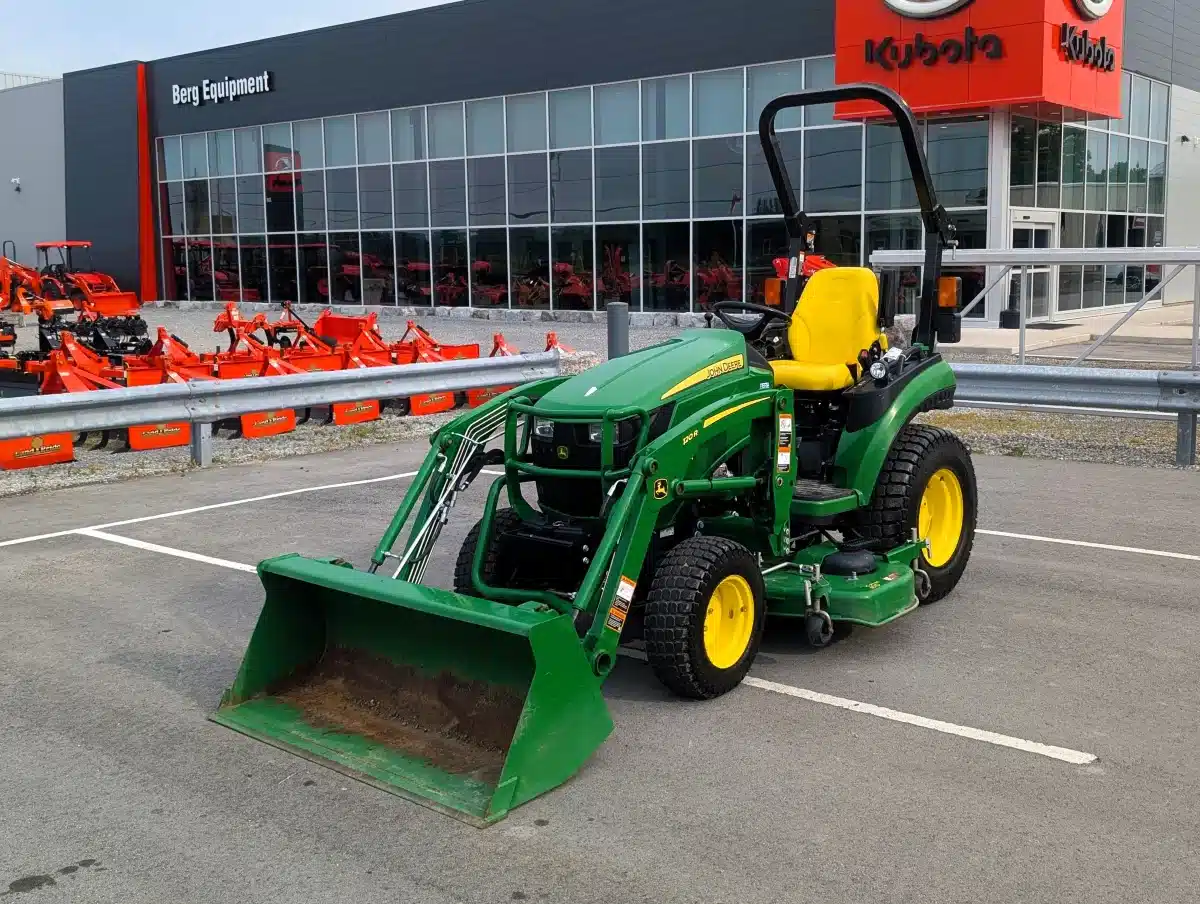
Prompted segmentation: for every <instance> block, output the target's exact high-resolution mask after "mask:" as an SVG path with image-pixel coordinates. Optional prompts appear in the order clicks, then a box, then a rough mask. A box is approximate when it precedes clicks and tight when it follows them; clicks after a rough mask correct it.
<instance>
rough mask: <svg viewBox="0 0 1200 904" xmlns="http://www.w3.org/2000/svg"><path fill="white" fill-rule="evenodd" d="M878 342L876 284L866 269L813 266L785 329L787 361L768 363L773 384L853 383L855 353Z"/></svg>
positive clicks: (806, 388)
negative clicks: (789, 353) (788, 352)
mask: <svg viewBox="0 0 1200 904" xmlns="http://www.w3.org/2000/svg"><path fill="white" fill-rule="evenodd" d="M876 342H878V343H879V344H880V346H881V347H882V348H883V349H885V350H886V349H887V338H886V337H885V336H884V335H883V334H882V333H880V332H879V282H878V280H877V279H876V278H875V274H874V273H873V272H871V271H870V270H868V269H867V268H865V267H832V268H830V269H828V270H818V271H817V272H816V273H814V274H813V275H812V277H811V278H810V279H809V281H808V285H807V286H805V287H804V292H803V294H802V295H801V296H800V301H799V302H798V303H797V304H796V310H795V311H793V312H792V322H791V325H790V326H789V327H788V346H789V347H790V349H791V353H792V357H791V359H786V360H780V361H772V362H771V369H772V370H773V371H774V373H775V382H776V383H778V384H779V385H780V386H786V387H788V388H789V389H794V390H799V391H803V392H836V391H838V390H841V389H847V388H849V387H850V386H853V385H854V382H855V380H856V378H857V375H858V368H859V360H858V356H859V355H860V354H861V353H862V352H863V351H864V350H865V349H869V348H870V347H871V346H872V345H873V344H874V343H876Z"/></svg>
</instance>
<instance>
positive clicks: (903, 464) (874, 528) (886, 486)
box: [858, 424, 978, 603]
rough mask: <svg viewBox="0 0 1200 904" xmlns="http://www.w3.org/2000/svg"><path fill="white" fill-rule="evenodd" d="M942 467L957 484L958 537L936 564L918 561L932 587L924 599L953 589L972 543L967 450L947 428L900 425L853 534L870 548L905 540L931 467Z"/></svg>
mask: <svg viewBox="0 0 1200 904" xmlns="http://www.w3.org/2000/svg"><path fill="white" fill-rule="evenodd" d="M947 466H949V467H951V468H953V469H954V470H955V471H956V472H957V476H958V478H959V482H960V483H961V484H962V489H963V497H964V504H965V509H964V512H963V538H962V540H961V541H960V542H959V547H958V549H957V550H955V553H954V556H953V557H951V559H950V561H949V562H947V563H946V564H945V565H944V566H942V567H941V568H934V567H932V566H931V565H930V564H929V563H928V562H927V561H923V562H922V570H924V571H925V572H926V573H927V574H928V575H929V577H930V583H931V585H932V586H931V591H930V594H929V597H928V598H927V599H925V600H924V601H923V602H924V603H934V602H937V601H938V600H940V599H942V598H943V597H944V596H946V595H947V594H948V593H950V591H952V590H953V589H954V587H955V586H956V585H957V584H958V581H959V579H960V578H961V577H962V573H963V571H964V570H965V569H966V567H967V561H968V560H969V559H970V557H971V549H972V547H973V546H974V544H975V523H976V518H977V513H978V493H977V490H976V485H975V468H974V466H973V465H972V464H971V453H970V451H969V450H968V449H967V447H966V445H965V444H964V443H963V441H962V440H961V439H959V438H958V437H957V436H955V435H954V434H953V433H951V432H950V431H949V430H944V429H942V428H941V427H934V426H931V425H929V424H909V425H908V426H906V427H904V429H902V430H901V431H900V433H899V434H898V435H897V437H896V441H895V442H894V443H893V444H892V448H891V450H890V451H889V452H888V456H887V459H886V460H885V461H884V463H883V469H882V470H881V471H880V472H879V479H878V481H876V483H875V492H874V493H873V494H872V496H871V502H870V505H868V506H867V507H866V509H864V510H863V513H862V517H861V518H860V520H859V524H858V528H859V532H860V533H861V534H862V535H863V536H864V537H866V538H867V539H869V540H870V541H871V545H872V547H873V548H875V549H876V550H879V551H882V550H887V549H893V548H895V547H897V546H900V545H902V544H904V543H907V542H908V540H909V538H910V537H911V536H912V529H913V528H914V527H915V526H916V524H917V517H918V516H919V512H920V505H921V496H922V494H923V493H924V491H925V486H926V484H927V483H928V482H929V479H930V477H932V476H933V474H934V473H935V472H936V471H937V470H939V469H940V468H943V467H947Z"/></svg>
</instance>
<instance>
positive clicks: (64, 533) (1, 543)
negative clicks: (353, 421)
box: [0, 471, 417, 548]
mask: <svg viewBox="0 0 1200 904" xmlns="http://www.w3.org/2000/svg"><path fill="white" fill-rule="evenodd" d="M416 474H417V472H416V471H405V472H404V473H403V474H389V475H388V476H386V477H369V478H367V479H365V480H347V481H345V482H344V483H326V484H322V485H321V486H317V487H301V488H300V489H296V490H284V491H283V492H280V493H268V494H266V495H265V496H250V497H248V498H246V499H231V500H229V501H228V502H214V503H212V504H211V505H198V506H196V507H195V508H188V509H179V510H178V511H174V512H162V513H161V514H158V515H143V516H141V517H140V518H126V519H125V520H124V521H109V522H108V523H106V524H93V525H92V526H91V527H76V528H72V529H71V530H60V531H55V532H54V533H50V534H36V535H35V536H32V537H19V538H17V539H16V540H0V548H2V547H5V546H19V545H21V544H22V543H36V542H37V541H38V540H52V539H54V538H55V537H69V536H71V535H72V534H78V533H82V532H83V531H88V530H105V529H106V528H110V527H124V526H126V525H128V524H144V523H145V522H147V521H161V520H162V519H163V518H178V517H180V516H182V515H195V514H197V513H198V512H211V511H214V510H216V509H223V508H231V507H233V506H235V505H249V504H250V503H252V502H266V501H267V500H270V499H283V498H284V497H286V496H299V495H301V494H303V493H319V492H321V491H323V490H341V489H345V488H346V487H361V486H366V485H368V484H372V483H387V482H389V481H392V480H404V479H405V478H406V477H415V476H416Z"/></svg>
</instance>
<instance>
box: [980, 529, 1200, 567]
mask: <svg viewBox="0 0 1200 904" xmlns="http://www.w3.org/2000/svg"><path fill="white" fill-rule="evenodd" d="M975 533H977V534H983V535H985V536H988V537H1006V538H1007V539H1009V540H1032V541H1034V542H1037V543H1057V544H1058V545H1060V546H1082V547H1084V548H1086V549H1103V550H1107V551H1108V552H1132V553H1136V554H1137V555H1139V556H1158V557H1159V558H1161V559H1182V560H1183V561H1185V562H1200V556H1194V555H1191V554H1190V553H1186V552H1167V551H1166V550H1163V549H1142V548H1141V547H1140V546H1113V545H1112V544H1110V543H1091V542H1088V541H1087V540H1063V539H1061V538H1059V537H1038V536H1035V535H1034V534H1010V533H1008V532H1007V531H1002V530H978V529H977V530H976V531H975Z"/></svg>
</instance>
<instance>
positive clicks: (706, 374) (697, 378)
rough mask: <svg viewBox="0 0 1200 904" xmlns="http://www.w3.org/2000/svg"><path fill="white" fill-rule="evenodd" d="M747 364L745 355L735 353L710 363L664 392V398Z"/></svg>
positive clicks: (739, 368)
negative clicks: (730, 356)
mask: <svg viewBox="0 0 1200 904" xmlns="http://www.w3.org/2000/svg"><path fill="white" fill-rule="evenodd" d="M745 366H746V356H745V355H734V356H733V357H732V358H725V359H724V360H722V361H718V362H717V363H716V364H710V365H708V366H707V367H705V368H702V369H701V370H698V371H696V372H695V373H694V374H692V375H691V376H690V377H688V378H687V379H685V380H680V381H679V382H678V383H676V384H675V385H674V386H672V387H671V388H670V389H668V390H667V391H666V392H664V393H663V396H662V397H663V399H664V400H665V399H669V398H671V396H673V395H678V394H679V393H681V392H683V391H684V390H685V389H691V388H692V387H693V386H698V385H700V384H701V383H703V382H705V381H706V380H711V379H713V378H714V377H720V376H723V375H724V374H731V373H733V372H734V371H737V370H741V369H743V368H744V367H745Z"/></svg>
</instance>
